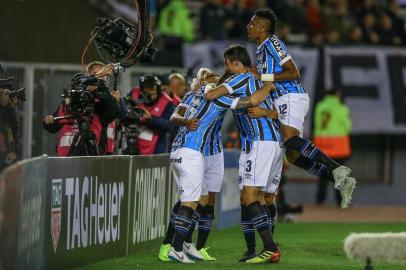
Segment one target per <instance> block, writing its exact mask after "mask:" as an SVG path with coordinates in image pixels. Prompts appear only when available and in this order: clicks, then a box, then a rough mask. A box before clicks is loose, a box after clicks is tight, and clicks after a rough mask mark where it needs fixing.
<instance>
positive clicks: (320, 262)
mask: <svg viewBox="0 0 406 270" xmlns="http://www.w3.org/2000/svg"><path fill="white" fill-rule="evenodd" d="M402 230H403V231H406V223H396V224H393V223H380V224H371V223H357V224H351V223H341V224H337V223H335V224H332V223H305V224H304V223H296V224H278V226H277V229H276V241H277V242H278V243H279V246H280V248H281V251H282V258H281V262H280V263H279V264H272V265H270V264H265V265H247V264H242V263H239V262H237V260H238V259H239V258H240V256H241V254H242V253H243V251H244V250H245V244H244V241H243V235H242V232H241V230H240V228H239V227H234V228H232V229H228V230H224V231H213V232H212V234H211V235H210V238H209V242H208V246H209V247H210V249H209V253H210V254H211V255H212V256H214V257H216V258H217V261H215V262H197V263H196V264H194V265H183V264H180V263H177V262H167V263H164V262H160V261H158V259H157V256H158V249H159V245H160V241H158V240H155V241H150V242H148V243H144V244H141V245H140V247H139V252H136V253H133V254H131V255H130V256H128V257H123V258H118V259H114V260H109V261H103V262H99V263H96V264H93V265H88V266H85V267H82V268H80V269H81V270H91V269H97V270H103V269H106V270H107V269H109V270H110V269H154V270H157V269H194V270H200V269H281V270H282V269H289V270H292V269H300V270H305V269H309V270H310V269H311V270H315V269H334V270H335V269H360V270H361V269H364V267H365V262H356V261H352V260H349V259H347V257H346V256H345V254H344V251H343V240H344V238H345V237H347V235H348V234H349V233H351V232H400V231H402ZM257 246H259V247H262V245H261V242H260V239H258V238H257ZM372 265H373V269H374V270H379V269H390V270H396V269H399V270H400V269H406V262H393V263H383V262H376V261H374V259H373V258H372Z"/></svg>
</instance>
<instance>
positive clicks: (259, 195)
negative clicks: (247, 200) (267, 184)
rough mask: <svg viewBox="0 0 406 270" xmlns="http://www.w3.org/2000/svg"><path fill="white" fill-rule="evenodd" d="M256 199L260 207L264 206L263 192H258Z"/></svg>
mask: <svg viewBox="0 0 406 270" xmlns="http://www.w3.org/2000/svg"><path fill="white" fill-rule="evenodd" d="M258 199H259V202H260V203H261V205H264V204H265V192H263V191H260V192H259V193H258Z"/></svg>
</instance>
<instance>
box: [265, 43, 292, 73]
mask: <svg viewBox="0 0 406 270" xmlns="http://www.w3.org/2000/svg"><path fill="white" fill-rule="evenodd" d="M265 50H266V54H267V56H268V57H269V56H270V57H273V58H274V59H275V62H276V63H278V64H279V65H280V66H283V64H285V63H286V62H287V61H289V60H290V59H291V56H290V54H289V51H288V49H287V48H286V46H285V44H284V43H283V42H282V41H281V40H280V39H279V38H278V37H276V36H271V37H270V38H269V42H267V44H266V47H265ZM268 57H267V58H268ZM268 59H269V58H268ZM267 62H268V63H267V67H270V66H271V65H272V63H269V62H270V61H268V60H267Z"/></svg>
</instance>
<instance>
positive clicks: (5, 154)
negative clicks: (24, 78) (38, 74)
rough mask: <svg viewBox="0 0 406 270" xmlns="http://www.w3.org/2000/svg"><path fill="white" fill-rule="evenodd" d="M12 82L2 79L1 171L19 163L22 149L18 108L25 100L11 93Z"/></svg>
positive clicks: (0, 123) (0, 89) (0, 108)
mask: <svg viewBox="0 0 406 270" xmlns="http://www.w3.org/2000/svg"><path fill="white" fill-rule="evenodd" d="M11 80H12V79H11V78H10V79H0V171H2V170H3V169H4V168H5V167H7V166H9V165H11V164H12V163H14V162H16V161H17V159H18V153H19V149H20V144H19V142H18V135H17V132H18V117H17V110H16V107H17V106H18V104H19V103H20V102H21V101H22V100H23V99H21V98H20V97H19V96H18V95H17V96H14V95H13V93H16V92H17V93H18V92H19V91H10V88H11V87H12V82H11Z"/></svg>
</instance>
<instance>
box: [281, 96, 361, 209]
mask: <svg viewBox="0 0 406 270" xmlns="http://www.w3.org/2000/svg"><path fill="white" fill-rule="evenodd" d="M275 106H276V108H277V109H278V117H279V120H280V122H281V127H280V131H281V134H282V136H283V144H284V146H285V147H286V150H287V151H286V152H287V153H286V154H287V157H288V161H289V162H290V163H292V164H295V165H296V166H299V167H300V168H303V169H305V170H307V171H309V172H310V173H313V174H314V172H317V174H319V175H317V176H321V174H327V175H329V173H330V172H331V174H332V176H333V178H334V183H335V188H337V189H340V192H341V194H342V196H343V201H342V207H343V208H346V207H348V204H349V202H350V200H351V194H352V191H353V189H354V188H355V179H354V178H352V177H348V176H349V174H350V173H351V170H350V169H349V168H347V167H345V166H342V165H340V164H338V163H337V162H335V161H334V160H332V159H330V158H329V157H327V156H326V155H325V154H324V153H323V152H322V151H321V150H320V149H319V148H318V147H317V146H315V145H314V144H313V143H312V142H311V141H310V140H307V139H303V138H302V137H301V136H300V135H301V134H300V133H301V132H302V130H303V122H304V117H305V116H306V114H307V111H308V108H309V98H308V96H307V95H305V94H287V95H284V96H282V97H280V98H279V99H276V100H275ZM330 178H331V176H330Z"/></svg>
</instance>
